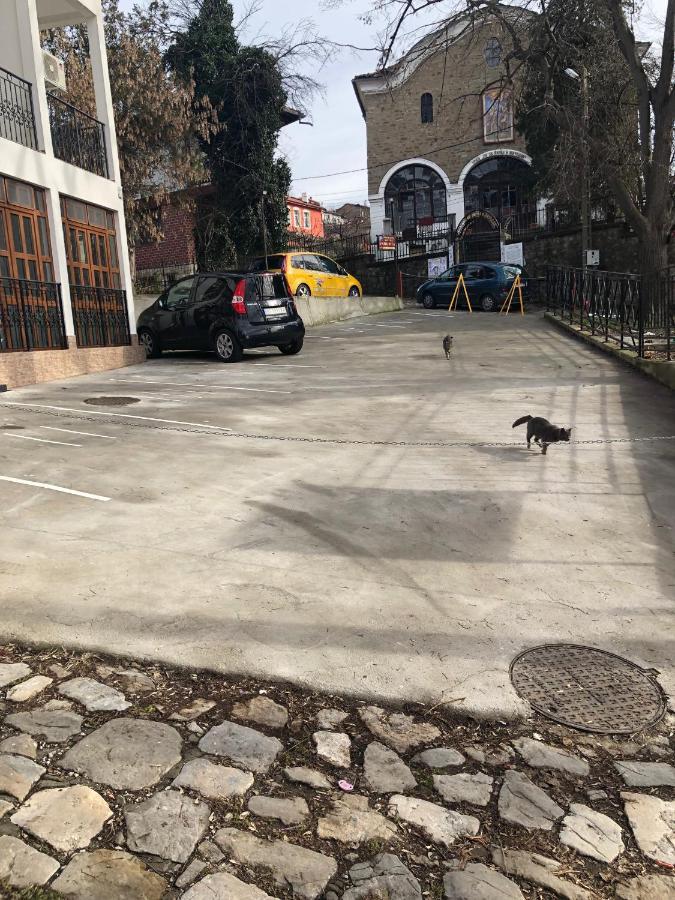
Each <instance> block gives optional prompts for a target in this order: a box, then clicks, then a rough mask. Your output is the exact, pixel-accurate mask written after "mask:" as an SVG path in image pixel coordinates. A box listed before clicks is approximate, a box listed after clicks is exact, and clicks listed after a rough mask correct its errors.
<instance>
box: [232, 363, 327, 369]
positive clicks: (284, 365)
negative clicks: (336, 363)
mask: <svg viewBox="0 0 675 900" xmlns="http://www.w3.org/2000/svg"><path fill="white" fill-rule="evenodd" d="M250 365H251V366H252V367H255V368H256V369H257V368H258V366H274V367H275V368H277V369H327V368H328V366H307V365H303V364H300V363H275V362H256V363H250Z"/></svg>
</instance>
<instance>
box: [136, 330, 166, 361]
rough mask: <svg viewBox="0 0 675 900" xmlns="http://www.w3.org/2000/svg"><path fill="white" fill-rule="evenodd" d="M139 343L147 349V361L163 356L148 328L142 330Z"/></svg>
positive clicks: (139, 333)
mask: <svg viewBox="0 0 675 900" xmlns="http://www.w3.org/2000/svg"><path fill="white" fill-rule="evenodd" d="M138 343H139V344H140V345H141V347H143V348H144V349H145V356H146V359H157V357H158V356H161V355H162V351H161V350H160V349H159V343H158V341H157V340H156V339H155V336H154V334H153V333H152V332H151V331H148V330H147V329H146V328H142V329H141V330H140V331H139V332H138Z"/></svg>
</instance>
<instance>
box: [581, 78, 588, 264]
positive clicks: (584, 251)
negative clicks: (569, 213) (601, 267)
mask: <svg viewBox="0 0 675 900" xmlns="http://www.w3.org/2000/svg"><path fill="white" fill-rule="evenodd" d="M581 109H582V114H581V116H582V135H581V141H582V143H581V159H582V164H581V268H582V270H583V271H584V272H585V271H586V267H587V259H588V248H589V243H590V227H589V225H590V222H589V219H590V216H589V213H590V209H589V206H590V196H589V194H590V177H589V160H588V119H589V116H588V70H587V69H586V66H582V68H581Z"/></svg>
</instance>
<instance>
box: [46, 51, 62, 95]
mask: <svg viewBox="0 0 675 900" xmlns="http://www.w3.org/2000/svg"><path fill="white" fill-rule="evenodd" d="M42 66H43V68H44V70H45V81H46V83H47V86H48V87H50V88H52V90H55V91H65V90H66V69H65V66H64V65H63V63H62V62H61V60H60V59H59V58H58V57H57V56H54V55H53V54H52V53H47V51H46V50H43V51H42Z"/></svg>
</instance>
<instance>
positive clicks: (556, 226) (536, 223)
mask: <svg viewBox="0 0 675 900" xmlns="http://www.w3.org/2000/svg"><path fill="white" fill-rule="evenodd" d="M589 214H590V215H589V217H590V222H591V225H613V224H614V223H617V222H623V221H624V218H623V216H622V214H621V213H620V212H619V211H617V209H616V207H615V206H614V204H613V203H612V202H611V200H606V199H599V200H592V201H591V203H590V210H589ZM501 224H502V231H503V232H504V234H505V235H506V238H507V240H521V239H522V238H528V237H536V236H537V235H539V234H556V233H558V232H566V231H575V230H578V229H580V228H581V207H580V206H579V205H578V204H577V205H575V204H570V205H568V206H557V205H556V204H553V203H548V204H546V206H544V207H541V208H540V209H531V210H527V211H524V212H519V213H513V214H512V215H507V216H504V218H503V219H502V223H501Z"/></svg>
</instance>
